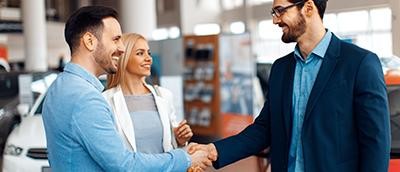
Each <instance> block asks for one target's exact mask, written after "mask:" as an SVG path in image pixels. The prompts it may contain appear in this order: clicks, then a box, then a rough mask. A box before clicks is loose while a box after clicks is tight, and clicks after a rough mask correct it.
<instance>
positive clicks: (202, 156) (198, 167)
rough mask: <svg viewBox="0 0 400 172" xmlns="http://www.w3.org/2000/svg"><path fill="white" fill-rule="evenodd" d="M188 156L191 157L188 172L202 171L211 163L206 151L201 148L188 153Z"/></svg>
mask: <svg viewBox="0 0 400 172" xmlns="http://www.w3.org/2000/svg"><path fill="white" fill-rule="evenodd" d="M190 158H191V159H192V164H191V167H190V168H189V169H188V172H202V171H204V170H205V169H206V168H207V167H210V166H211V165H212V162H211V160H209V159H208V153H207V152H205V151H203V150H198V151H196V152H194V153H193V154H190Z"/></svg>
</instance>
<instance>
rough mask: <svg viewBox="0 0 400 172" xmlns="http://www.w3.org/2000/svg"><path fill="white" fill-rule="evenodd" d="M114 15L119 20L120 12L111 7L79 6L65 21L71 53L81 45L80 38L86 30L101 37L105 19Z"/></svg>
mask: <svg viewBox="0 0 400 172" xmlns="http://www.w3.org/2000/svg"><path fill="white" fill-rule="evenodd" d="M107 17H113V18H115V19H117V20H118V13H117V11H115V10H114V9H112V8H110V7H104V6H86V7H82V8H79V9H78V10H76V11H75V12H74V13H72V15H71V16H70V17H69V18H68V20H67V22H66V23H65V29H64V36H65V41H67V43H68V45H69V49H70V50H71V54H72V53H74V50H75V49H76V48H77V47H78V46H79V39H80V37H81V36H82V34H84V33H86V32H90V33H92V34H93V35H94V36H95V37H96V38H97V39H101V35H102V33H103V27H104V25H103V19H104V18H107Z"/></svg>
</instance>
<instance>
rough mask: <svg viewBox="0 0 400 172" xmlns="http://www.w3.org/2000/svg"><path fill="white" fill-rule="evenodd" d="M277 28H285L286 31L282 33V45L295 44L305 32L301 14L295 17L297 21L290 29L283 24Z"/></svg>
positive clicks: (304, 22)
mask: <svg viewBox="0 0 400 172" xmlns="http://www.w3.org/2000/svg"><path fill="white" fill-rule="evenodd" d="M279 26H280V27H283V26H286V27H287V30H288V31H287V33H283V35H282V38H281V39H282V41H283V42H284V43H291V42H297V39H298V38H299V37H300V36H301V35H303V34H304V33H305V32H306V20H305V19H304V16H303V14H301V13H300V14H299V15H298V16H297V21H295V23H294V24H293V25H292V26H291V27H290V26H289V25H285V24H279Z"/></svg>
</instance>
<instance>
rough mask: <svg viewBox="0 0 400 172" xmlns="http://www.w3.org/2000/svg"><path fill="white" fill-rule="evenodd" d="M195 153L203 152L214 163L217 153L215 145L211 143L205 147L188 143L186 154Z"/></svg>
mask: <svg viewBox="0 0 400 172" xmlns="http://www.w3.org/2000/svg"><path fill="white" fill-rule="evenodd" d="M197 151H205V152H207V153H208V155H207V157H208V159H209V160H211V161H216V160H217V158H218V152H217V148H215V145H214V144H212V143H209V144H207V145H204V144H197V143H190V144H189V145H188V146H187V152H188V153H189V154H193V153H195V152H197Z"/></svg>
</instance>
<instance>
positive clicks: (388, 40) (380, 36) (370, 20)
mask: <svg viewBox="0 0 400 172" xmlns="http://www.w3.org/2000/svg"><path fill="white" fill-rule="evenodd" d="M326 17H327V18H324V23H325V26H326V27H327V28H329V29H332V30H331V31H333V32H335V33H336V34H337V35H338V36H340V37H341V38H343V39H348V40H351V42H352V43H354V44H356V45H358V46H360V47H363V48H365V49H368V50H370V51H372V52H374V53H376V54H377V55H378V56H379V57H389V56H392V54H393V52H392V51H393V48H392V31H391V30H392V26H391V17H392V14H391V10H390V8H375V9H370V10H363V11H353V12H342V13H338V14H328V15H327V16H326Z"/></svg>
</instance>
